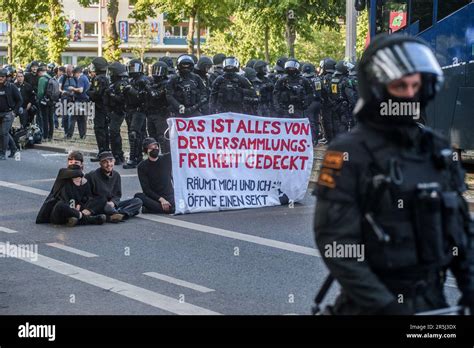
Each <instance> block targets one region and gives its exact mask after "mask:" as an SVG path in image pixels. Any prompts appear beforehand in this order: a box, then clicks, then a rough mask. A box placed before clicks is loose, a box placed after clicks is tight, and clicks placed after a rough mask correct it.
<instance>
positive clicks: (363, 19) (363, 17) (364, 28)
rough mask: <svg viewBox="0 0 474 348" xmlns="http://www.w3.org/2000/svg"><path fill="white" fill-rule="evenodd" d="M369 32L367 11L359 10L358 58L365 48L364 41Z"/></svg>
mask: <svg viewBox="0 0 474 348" xmlns="http://www.w3.org/2000/svg"><path fill="white" fill-rule="evenodd" d="M368 33H369V11H362V12H359V16H358V17H357V57H358V58H359V59H360V57H361V56H362V53H363V52H364V50H365V41H366V39H367V34H368Z"/></svg>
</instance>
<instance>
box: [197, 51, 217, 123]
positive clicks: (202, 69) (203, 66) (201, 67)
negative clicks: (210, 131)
mask: <svg viewBox="0 0 474 348" xmlns="http://www.w3.org/2000/svg"><path fill="white" fill-rule="evenodd" d="M212 64H213V63H212V60H211V58H209V57H206V56H202V57H201V58H199V60H198V62H197V64H196V66H195V67H194V72H195V73H196V75H198V76H199V77H200V78H201V79H202V82H203V83H204V86H205V87H206V92H207V99H208V100H209V97H210V96H211V84H210V82H209V71H210V70H211V68H212ZM201 112H202V114H203V115H209V114H210V112H209V103H206V104H205V105H203V106H202V107H201Z"/></svg>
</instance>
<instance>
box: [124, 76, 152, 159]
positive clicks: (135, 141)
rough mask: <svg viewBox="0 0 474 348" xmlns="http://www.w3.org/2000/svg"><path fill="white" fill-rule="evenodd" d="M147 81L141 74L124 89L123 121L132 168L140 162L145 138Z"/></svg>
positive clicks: (133, 78) (132, 79)
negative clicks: (126, 130) (126, 129)
mask: <svg viewBox="0 0 474 348" xmlns="http://www.w3.org/2000/svg"><path fill="white" fill-rule="evenodd" d="M148 87H149V80H148V79H147V78H146V77H145V76H144V75H142V74H140V75H137V76H134V77H132V78H131V79H130V84H129V85H128V86H127V87H125V90H124V91H125V93H124V94H125V108H126V116H125V121H126V122H127V126H128V142H129V144H130V161H129V163H127V164H128V165H129V166H131V167H134V166H136V165H137V164H138V163H139V162H140V161H141V160H142V152H141V143H142V141H143V139H144V138H145V136H146V134H145V133H146V108H147V107H146V103H147V100H148V96H149V95H148Z"/></svg>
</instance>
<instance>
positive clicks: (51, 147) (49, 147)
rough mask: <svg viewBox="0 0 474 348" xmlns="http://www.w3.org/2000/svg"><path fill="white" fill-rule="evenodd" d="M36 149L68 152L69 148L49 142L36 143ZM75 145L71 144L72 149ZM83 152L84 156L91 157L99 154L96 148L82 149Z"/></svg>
mask: <svg viewBox="0 0 474 348" xmlns="http://www.w3.org/2000/svg"><path fill="white" fill-rule="evenodd" d="M33 148H34V149H36V150H43V151H50V152H57V153H68V150H69V148H65V147H63V146H58V145H56V146H55V145H48V144H35V145H34V146H33ZM73 148H74V146H71V149H73ZM81 152H82V154H83V155H84V156H89V157H96V156H97V151H94V150H81Z"/></svg>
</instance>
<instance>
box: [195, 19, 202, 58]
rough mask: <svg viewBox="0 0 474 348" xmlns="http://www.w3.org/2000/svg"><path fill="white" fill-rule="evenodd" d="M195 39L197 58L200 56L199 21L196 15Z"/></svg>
mask: <svg viewBox="0 0 474 348" xmlns="http://www.w3.org/2000/svg"><path fill="white" fill-rule="evenodd" d="M196 20H197V22H196V30H197V35H196V40H197V56H198V59H199V58H201V23H200V22H199V17H198V16H197V15H196Z"/></svg>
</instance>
